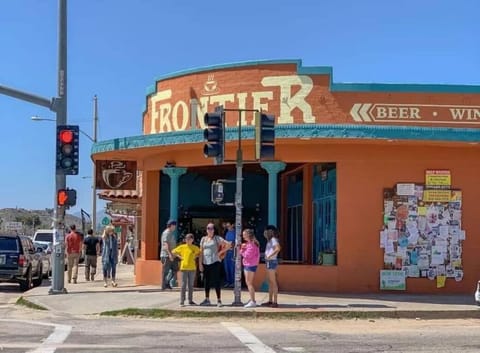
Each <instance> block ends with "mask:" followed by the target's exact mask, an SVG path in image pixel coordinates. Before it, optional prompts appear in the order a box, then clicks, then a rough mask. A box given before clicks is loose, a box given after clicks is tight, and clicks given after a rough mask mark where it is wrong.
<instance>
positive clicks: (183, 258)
mask: <svg viewBox="0 0 480 353" xmlns="http://www.w3.org/2000/svg"><path fill="white" fill-rule="evenodd" d="M172 254H173V256H176V257H177V258H179V259H180V272H181V273H182V289H181V291H180V306H184V305H185V292H186V290H187V287H188V304H189V305H196V304H195V302H194V301H193V282H194V280H195V273H196V272H197V265H196V264H195V259H196V258H197V257H198V255H200V248H199V247H198V246H196V245H194V244H193V234H192V233H188V234H187V235H186V236H185V244H182V245H179V246H177V247H176V248H175V249H173V250H172Z"/></svg>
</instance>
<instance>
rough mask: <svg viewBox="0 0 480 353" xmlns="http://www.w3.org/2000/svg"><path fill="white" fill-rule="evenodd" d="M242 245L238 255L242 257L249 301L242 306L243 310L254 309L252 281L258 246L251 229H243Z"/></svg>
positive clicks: (255, 267)
mask: <svg viewBox="0 0 480 353" xmlns="http://www.w3.org/2000/svg"><path fill="white" fill-rule="evenodd" d="M242 235H243V240H244V241H245V243H243V244H242V245H241V247H240V255H241V256H242V264H243V273H244V274H245V283H246V284H247V288H248V293H249V294H250V300H249V301H248V303H247V304H245V305H244V307H245V308H254V307H256V306H257V302H256V301H255V287H254V286H253V279H254V277H255V272H256V271H257V267H258V263H259V262H260V244H259V242H258V240H257V239H256V238H255V234H254V233H253V230H252V229H245V230H244V231H243V233H242Z"/></svg>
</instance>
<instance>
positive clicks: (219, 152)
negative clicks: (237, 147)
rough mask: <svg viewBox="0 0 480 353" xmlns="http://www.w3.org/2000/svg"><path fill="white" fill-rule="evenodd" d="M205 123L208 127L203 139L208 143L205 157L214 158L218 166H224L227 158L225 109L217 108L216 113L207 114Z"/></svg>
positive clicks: (204, 118) (204, 150)
mask: <svg viewBox="0 0 480 353" xmlns="http://www.w3.org/2000/svg"><path fill="white" fill-rule="evenodd" d="M203 121H204V123H205V125H206V126H207V127H206V128H205V130H203V138H204V139H205V140H206V141H207V143H206V144H205V146H204V147H203V154H204V155H205V157H207V158H208V157H214V158H215V162H216V164H222V163H223V160H224V157H225V111H224V110H223V107H217V108H215V112H213V113H206V114H205V115H204V117H203Z"/></svg>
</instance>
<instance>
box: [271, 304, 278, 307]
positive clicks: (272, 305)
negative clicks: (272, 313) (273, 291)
mask: <svg viewBox="0 0 480 353" xmlns="http://www.w3.org/2000/svg"><path fill="white" fill-rule="evenodd" d="M270 307H271V308H278V303H272V304H270Z"/></svg>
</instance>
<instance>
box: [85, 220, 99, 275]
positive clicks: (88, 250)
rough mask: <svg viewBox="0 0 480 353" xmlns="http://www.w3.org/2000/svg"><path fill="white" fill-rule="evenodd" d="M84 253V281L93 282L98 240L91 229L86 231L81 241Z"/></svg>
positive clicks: (95, 271) (95, 270)
mask: <svg viewBox="0 0 480 353" xmlns="http://www.w3.org/2000/svg"><path fill="white" fill-rule="evenodd" d="M83 249H84V251H85V280H87V281H90V280H92V281H94V280H95V274H96V273H97V256H98V255H100V240H99V239H98V238H97V237H96V236H95V235H94V234H93V229H89V230H88V231H87V237H86V238H85V239H84V240H83Z"/></svg>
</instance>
